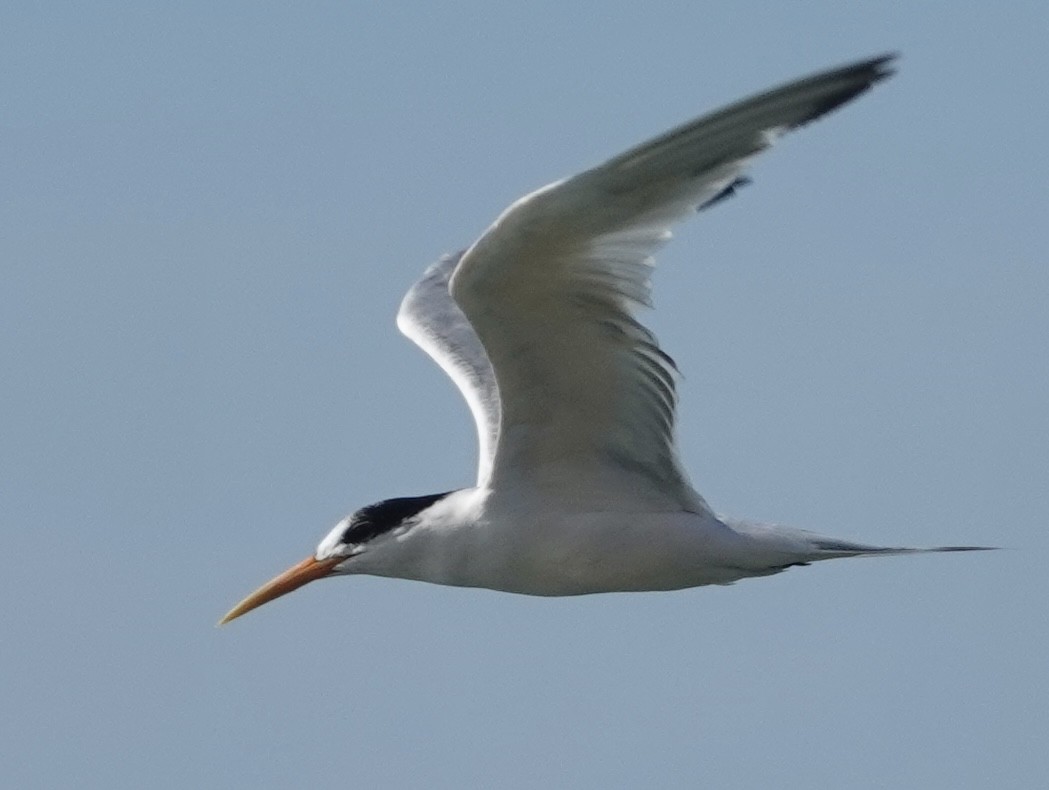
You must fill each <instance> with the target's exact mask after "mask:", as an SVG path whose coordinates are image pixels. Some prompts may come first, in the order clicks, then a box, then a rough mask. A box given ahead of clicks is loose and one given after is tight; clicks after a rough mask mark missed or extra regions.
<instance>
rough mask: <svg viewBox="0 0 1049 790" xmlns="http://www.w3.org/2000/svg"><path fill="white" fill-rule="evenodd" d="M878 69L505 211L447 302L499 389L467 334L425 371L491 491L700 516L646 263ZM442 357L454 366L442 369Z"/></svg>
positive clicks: (749, 107) (867, 68) (742, 110)
mask: <svg viewBox="0 0 1049 790" xmlns="http://www.w3.org/2000/svg"><path fill="white" fill-rule="evenodd" d="M890 60H891V57H880V58H875V59H872V60H867V61H863V62H860V63H855V64H852V65H849V66H845V67H843V68H839V69H835V70H832V71H827V72H823V73H821V74H817V75H814V76H811V77H808V78H806V79H802V80H798V81H795V82H792V83H789V84H787V85H784V86H782V87H779V88H776V89H773V90H770V91H768V92H766V93H762V94H760V95H758V96H755V97H753V98H750V99H747V100H745V101H742V102H739V103H736V104H733V105H731V106H729V107H727V108H725V109H722V110H720V111H718V112H715V113H713V114H711V115H707V116H705V117H702V118H699V119H698V120H695V121H692V122H691V123H687V124H685V125H683V126H681V127H679V128H677V129H674V130H672V131H670V132H668V133H666V134H664V135H662V136H660V137H657V138H655V139H654V140H652V141H650V142H647V143H644V144H643V145H640V146H638V147H636V148H633V149H631V150H629V151H627V152H626V153H623V154H621V155H620V156H617V157H615V158H613V159H611V160H609V161H608V162H606V163H604V164H603V165H600V166H599V167H596V168H594V169H592V170H587V171H585V172H583V173H580V174H579V175H576V176H574V177H572V178H569V179H566V180H564V181H560V182H557V183H554V184H550V185H549V186H546V187H544V188H542V189H540V190H538V191H536V192H534V193H532V194H530V195H528V196H526V197H524V198H522V199H521V200H518V201H517V202H516V203H514V204H513V205H512V206H510V207H509V208H508V209H507V210H506V211H505V212H503V214H502V215H501V216H500V217H499V218H498V219H497V220H496V222H495V223H494V224H493V225H492V226H491V227H490V228H489V229H488V230H487V231H486V232H485V233H484V234H483V235H482V236H481V238H480V239H478V240H477V241H476V242H475V243H474V245H473V246H472V247H470V248H469V249H468V250H467V251H466V252H465V253H464V254H463V256H462V258H461V260H460V261H459V264H458V266H457V267H456V268H455V271H454V272H453V273H452V277H451V283H450V286H451V294H452V296H453V297H454V299H455V301H456V302H457V303H458V305H459V306H460V307H461V308H462V312H463V313H464V314H465V317H466V318H468V319H469V323H470V324H472V326H473V329H474V330H475V331H476V334H477V337H479V338H480V343H481V344H483V347H484V350H485V351H486V352H487V360H490V362H491V366H492V368H494V371H495V379H496V381H497V382H498V387H497V388H496V387H495V386H494V385H493V384H492V383H491V381H490V378H489V376H490V374H489V372H488V368H487V366H486V365H485V366H482V365H480V364H479V362H478V359H479V354H478V347H477V344H476V343H475V342H474V340H473V335H472V334H470V335H469V337H468V338H456V339H455V340H454V341H453V342H452V343H448V342H447V338H448V333H447V332H446V331H442V333H441V336H442V337H443V338H445V339H444V340H442V341H440V344H441V345H440V350H441V353H442V354H444V355H445V361H442V360H441V359H438V361H439V362H440V363H441V364H442V366H444V367H445V369H446V370H448V371H449V373H450V374H451V375H452V377H453V378H456V376H457V375H458V376H459V377H460V379H466V380H467V381H468V382H469V386H464V385H463V384H462V383H460V388H461V389H463V391H464V394H467V399H468V400H470V399H471V397H472V398H473V402H471V408H472V409H473V410H474V414H475V417H476V418H477V420H478V428H479V430H480V431H481V435H482V438H481V444H482V447H490V446H491V444H492V443H494V444H495V447H496V450H495V456H494V459H493V460H492V462H491V464H492V466H491V475H490V480H491V482H492V484H493V485H496V484H500V483H502V484H504V485H506V484H510V485H513V486H516V487H517V488H518V490H525V491H532V492H537V493H539V494H541V495H542V496H543V497H545V498H558V501H560V502H561V503H562V506H564V507H571V506H572V503H573V502H576V503H578V504H579V505H580V506H589V507H593V506H594V505H595V503H596V500H600V501H601V502H602V503H604V506H605V507H607V508H614V507H617V506H618V505H616V504H615V502H616V497H617V494H622V495H623V496H626V497H627V499H629V503H628V502H627V501H626V500H623V502H624V504H623V506H624V507H626V506H632V505H636V504H637V503H638V502H641V501H644V502H645V503H646V505H647V506H648V507H650V508H659V507H663V508H666V509H680V508H685V509H699V508H703V507H705V505H704V503H703V501H702V499H701V498H700V497H699V495H698V494H696V493H695V491H694V490H693V489H692V487H691V486H690V485H689V483H688V480H687V478H686V475H685V473H684V471H683V470H682V468H681V464H680V463H679V461H678V458H677V452H676V449H675V442H674V411H675V403H676V394H675V388H674V384H675V382H674V379H675V369H674V364H673V362H672V360H671V359H670V358H669V357H668V356H667V355H666V354H665V353H663V351H661V350H660V348H659V344H658V343H657V342H656V338H655V337H654V336H653V334H652V333H651V332H650V331H649V330H648V329H646V328H645V327H644V326H642V325H641V324H640V323H639V322H638V320H637V319H636V318H635V317H634V314H633V310H634V307H635V306H636V305H638V304H648V302H649V276H650V274H651V270H652V266H653V259H652V255H653V254H654V253H655V251H656V250H657V249H658V248H659V246H660V245H661V244H663V243H664V242H666V241H667V240H668V239H669V238H670V228H671V226H672V225H673V224H674V223H675V222H677V221H679V220H681V219H683V218H685V217H686V216H688V215H690V214H691V213H692V212H693V211H694V210H695V209H696V208H697V207H702V206H704V205H707V204H709V203H711V202H713V201H716V200H718V199H719V198H720V197H723V196H724V195H725V194H727V193H728V192H730V191H731V190H732V189H733V188H734V187H735V186H736V185H738V184H739V183H740V179H741V177H742V172H743V169H744V167H745V166H746V165H747V163H748V162H749V161H750V160H751V159H752V158H753V157H754V156H755V155H757V154H758V153H760V152H761V151H763V150H765V149H766V148H768V147H769V146H770V145H771V144H772V143H773V142H774V140H775V139H776V138H777V137H778V136H779V135H780V134H782V133H783V132H785V131H788V130H790V129H793V128H795V127H797V126H800V125H802V124H805V123H807V122H809V121H812V120H814V119H815V118H818V117H820V116H821V115H823V114H824V113H827V112H829V111H830V110H833V109H834V108H836V107H838V106H839V105H841V104H844V103H845V102H847V101H849V100H850V99H852V98H854V97H856V96H857V95H859V94H860V93H862V92H863V91H865V90H867V89H868V88H869V87H871V85H873V84H874V83H875V82H877V81H879V80H881V79H883V78H885V77H887V76H888V75H889V74H890V73H891V70H890V69H889V62H890ZM462 334H463V335H466V332H465V331H464V332H463V333H462ZM460 340H465V342H466V345H465V346H463V347H462V348H460V347H459V345H458V344H459V342H460ZM417 342H420V341H418V340H417ZM420 345H423V346H424V347H426V346H425V344H424V343H422V342H420ZM450 347H454V351H455V353H456V354H457V355H458V357H459V358H461V359H464V360H465V362H460V363H458V364H455V363H453V364H452V365H449V364H447V359H448V356H447V355H448V353H449V348H450ZM464 349H465V350H464ZM428 350H429V349H428ZM430 353H431V354H432V355H434V356H435V357H437V354H435V353H434V352H433V351H432V350H431V351H430ZM478 379H480V380H481V381H483V382H485V385H484V386H483V387H481V388H479V387H478V386H477V384H476V381H477V380H478ZM457 383H458V382H457ZM496 389H498V393H499V396H500V397H499V406H500V408H499V410H498V411H497V410H496V409H494V408H493V406H492V404H493V403H494V399H495V392H496ZM471 393H472V394H471ZM475 403H476V404H479V405H477V406H475ZM496 414H498V415H499V418H498V419H499V427H498V429H495V428H494V427H493V424H492V422H491V420H493V419H494V417H495V415H496ZM482 466H483V463H482ZM482 477H485V476H484V475H482ZM627 494H628V496H627ZM583 500H586V501H585V502H584V501H583ZM591 500H594V501H591Z"/></svg>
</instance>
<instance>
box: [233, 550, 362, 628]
mask: <svg viewBox="0 0 1049 790" xmlns="http://www.w3.org/2000/svg"><path fill="white" fill-rule="evenodd" d="M343 559H344V558H343V557H329V558H328V559H326V560H317V559H314V558H313V557H307V558H306V559H304V560H303V561H302V562H300V563H299V564H298V565H293V566H292V567H290V568H288V570H286V571H284V573H282V574H280V575H279V576H277V577H276V578H274V579H270V580H269V581H268V582H266V583H265V584H264V585H262V586H261V587H259V589H257V590H256V591H255V592H253V593H252V594H251V595H249V596H248V597H247V598H245V599H244V600H243V601H241V602H240V603H239V604H237V605H236V606H234V607H233V608H232V609H230V610H229V611H228V612H227V613H226V616H225V617H223V618H222V619H221V620H219V622H218V624H219V625H225V624H226V623H228V622H229V621H230V620H236V619H237V618H238V617H240V616H241V615H242V614H245V613H247V612H250V611H251V610H252V609H254V608H256V607H258V606H262V605H263V604H264V603H268V602H270V601H272V600H273V599H274V598H280V597H281V596H282V595H285V594H286V593H290V592H291V591H292V590H297V589H299V588H300V587H301V586H302V585H304V584H309V583H310V582H312V581H314V580H316V579H323V578H324V577H325V576H327V575H328V574H329V573H330V572H331V569H332V568H334V567H335V566H336V565H338V564H339V563H340V562H341V561H342V560H343Z"/></svg>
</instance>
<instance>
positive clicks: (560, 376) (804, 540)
mask: <svg viewBox="0 0 1049 790" xmlns="http://www.w3.org/2000/svg"><path fill="white" fill-rule="evenodd" d="M896 57H897V56H896V55H895V54H887V55H882V56H879V57H873V58H868V59H865V60H861V61H856V62H853V63H850V64H847V65H844V66H841V67H838V68H833V69H828V70H825V71H822V72H819V73H815V74H813V75H810V76H807V77H804V78H801V79H798V80H795V81H792V82H789V83H786V84H783V85H781V86H779V87H776V88H773V89H771V90H767V91H765V92H763V93H760V94H756V95H754V96H751V97H750V98H747V99H744V100H741V101H738V102H736V103H734V104H731V105H729V106H726V107H724V108H722V109H719V110H717V111H715V112H713V113H710V114H707V115H704V116H701V117H699V118H697V119H695V120H692V121H690V122H687V123H685V124H683V125H681V126H679V127H676V128H674V129H672V130H670V131H668V132H666V133H664V134H662V135H660V136H657V137H655V138H653V139H651V140H649V141H647V142H644V143H642V144H641V145H638V146H636V147H634V148H631V149H629V150H627V151H626V152H624V153H621V154H619V155H618V156H615V157H613V158H612V159H609V160H608V161H606V162H604V163H603V164H600V165H598V166H597V167H594V168H591V169H589V170H585V171H583V172H581V173H578V174H576V175H574V176H571V177H569V178H565V179H562V180H560V181H555V182H554V183H551V184H548V185H547V186H544V187H542V188H540V189H538V190H536V191H534V192H532V193H530V194H527V195H525V196H524V197H522V198H520V199H519V200H517V201H516V202H514V203H512V204H511V205H510V206H509V208H507V209H506V210H504V211H503V212H502V213H501V214H500V215H499V216H498V218H497V219H496V220H495V222H494V223H493V224H492V225H491V226H490V227H488V229H487V230H485V231H484V232H483V233H482V234H481V236H480V237H479V238H477V240H476V241H474V242H473V244H471V245H470V246H469V247H467V248H466V249H465V250H463V251H461V252H459V253H457V254H454V255H445V256H443V257H442V258H440V259H439V260H438V261H437V262H436V263H434V264H433V265H431V266H430V267H429V268H428V269H426V271H425V273H424V274H423V276H422V278H421V279H420V280H419V281H418V282H416V283H415V284H414V285H413V286H412V287H411V288H410V289H409V291H408V293H407V295H406V296H405V297H404V300H403V302H402V303H401V306H400V310H399V312H398V315H397V325H398V327H399V328H400V330H401V331H402V332H403V333H404V334H405V335H406V336H407V337H408V338H409V339H410V340H412V341H414V342H415V343H416V344H417V345H418V346H420V347H421V348H422V350H423V351H425V352H426V353H427V354H428V355H429V356H430V357H432V358H433V360H434V361H435V362H436V363H437V364H438V365H439V366H440V367H441V368H442V369H443V370H444V372H445V373H446V374H447V375H448V376H449V377H450V378H451V380H452V381H453V382H454V383H455V385H456V386H457V387H458V389H459V390H460V392H461V394H462V396H463V398H464V399H465V400H466V403H467V405H468V407H469V409H470V412H471V413H472V416H473V419H474V422H475V423H476V428H477V435H478V468H477V482H476V484H475V485H474V486H472V487H468V488H461V489H458V490H454V491H446V492H443V493H437V494H429V495H425V496H409V497H399V498H395V499H386V500H383V501H380V502H377V503H375V504H371V505H368V506H366V507H363V508H360V509H358V510H356V511H355V512H353V513H351V514H350V515H348V516H346V517H345V518H343V519H341V520H340V521H339V522H338V523H337V524H336V525H335V526H334V527H333V528H332V529H331V530H330V531H329V532H328V533H327V535H326V536H325V537H324V538H323V539H322V540H321V541H320V543H319V544H318V545H317V548H316V550H315V551H314V552H313V554H311V555H309V556H308V557H307V558H306V559H305V560H303V561H302V562H300V563H298V564H297V565H294V566H293V567H291V568H289V569H288V570H287V571H285V572H284V573H281V574H280V575H278V576H277V577H276V578H274V579H273V580H271V581H270V582H268V583H266V584H264V585H263V586H262V587H260V588H259V589H258V590H256V591H255V592H253V593H251V594H250V595H249V596H247V597H246V598H245V599H244V600H242V601H241V602H240V603H238V604H237V605H236V606H234V607H233V608H232V609H231V610H230V611H229V613H227V614H226V615H225V616H224V617H223V618H222V620H221V621H220V622H219V624H220V625H222V624H225V623H228V622H230V621H231V620H233V619H235V618H238V617H240V616H241V615H243V614H245V613H246V612H248V611H251V610H252V609H255V608H256V607H258V606H261V605H262V604H264V603H267V602H269V601H272V600H273V599H275V598H277V597H279V596H282V595H284V594H286V593H288V592H291V591H292V590H295V589H297V588H299V587H301V586H303V585H304V584H307V583H308V582H311V581H314V580H317V579H321V578H331V577H336V576H344V575H351V574H370V575H375V576H384V577H394V578H402V579H411V580H417V581H424V582H431V583H436V584H444V585H453V586H460V587H481V588H489V589H492V590H499V591H504V592H509V593H520V594H526V595H537V596H568V595H583V594H590V593H606V592H641V591H655V590H677V589H684V588H691V587H699V586H703V585H715V584H716V585H727V584H731V583H733V582H736V581H738V580H741V579H745V578H749V577H763V576H771V575H773V574H778V573H780V572H782V571H785V570H786V569H788V568H793V567H796V566H806V565H809V564H811V563H813V562H817V561H822V560H829V559H835V558H843V557H870V556H886V555H897V554H911V553H916V552H944V551H976V550H982V549H985V548H987V547H983V546H940V547H936V548H905V547H896V546H879V545H868V544H865V543H855V542H852V541H849V540H843V539H839V538H834V537H828V536H826V535H822V534H818V533H815V532H810V531H807V530H803V529H798V528H792V527H787V526H782V525H778V524H774V523H767V522H761V521H755V520H748V519H740V518H732V517H728V516H723V515H718V514H716V513H715V512H714V511H713V510H712V509H711V508H710V506H709V505H708V504H707V502H706V501H705V500H704V498H703V497H702V496H701V495H700V494H699V493H698V492H697V491H696V490H695V489H694V488H693V487H692V485H691V483H690V482H689V478H688V476H687V474H686V472H685V470H684V468H683V466H682V463H681V460H680V457H679V452H678V448H677V444H676V436H675V408H676V404H677V379H678V371H677V367H676V365H675V363H674V361H673V359H672V358H671V357H670V356H668V354H667V353H666V352H664V351H663V350H662V348H661V347H660V345H659V342H658V341H657V339H656V337H655V335H654V334H653V333H652V332H651V331H650V330H649V329H647V328H646V327H645V326H644V325H643V324H642V323H641V322H640V320H639V319H638V317H637V313H638V310H639V308H641V307H649V306H651V299H650V293H651V285H650V277H651V274H652V271H653V267H654V254H655V252H656V251H657V250H658V249H659V248H660V247H661V246H662V245H663V244H665V243H666V242H667V241H668V240H669V239H670V236H671V228H672V227H673V226H674V225H675V224H676V223H678V222H680V221H682V220H684V219H686V218H688V217H689V216H691V215H692V214H694V213H695V212H696V211H698V210H703V209H707V208H710V207H712V206H714V205H716V204H718V203H720V202H722V201H723V200H725V199H727V198H729V197H730V196H732V195H733V194H734V193H735V192H736V191H737V190H738V189H739V188H740V187H741V186H744V185H745V184H747V183H749V178H748V176H747V175H746V173H747V172H748V169H749V166H750V165H751V163H752V162H753V160H754V159H755V158H756V157H757V156H758V155H759V154H761V153H763V152H764V151H765V150H767V149H768V148H770V147H771V146H772V145H773V144H774V143H775V142H776V141H777V140H778V139H779V138H780V137H782V136H783V135H784V134H785V133H787V132H789V131H791V130H793V129H796V128H798V127H801V126H804V125H806V124H808V123H810V122H811V121H814V120H816V119H817V118H820V117H822V116H823V115H826V114H827V113H829V112H831V111H832V110H835V109H836V108H838V107H840V106H841V105H843V104H846V103H847V102H849V101H851V100H852V99H855V98H856V97H858V96H860V95H861V94H863V93H865V92H867V91H868V90H869V89H870V88H872V87H873V86H874V85H876V84H877V83H879V82H882V81H883V80H885V79H886V78H888V77H889V76H891V75H892V74H893V73H894V71H895V69H894V62H895V59H896Z"/></svg>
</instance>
